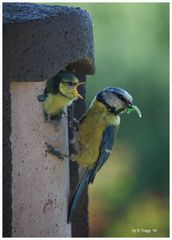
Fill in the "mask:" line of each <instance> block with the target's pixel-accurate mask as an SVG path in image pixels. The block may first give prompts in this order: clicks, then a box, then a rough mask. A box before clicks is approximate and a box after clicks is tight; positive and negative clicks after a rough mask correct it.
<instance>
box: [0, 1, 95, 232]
mask: <svg viewBox="0 0 172 240" xmlns="http://www.w3.org/2000/svg"><path fill="white" fill-rule="evenodd" d="M3 10H4V16H3V19H4V24H3V39H4V44H3V47H4V49H3V52H4V66H3V68H4V69H3V73H4V79H3V81H4V84H3V87H4V88H3V91H4V99H3V100H4V101H3V102H4V106H3V107H4V118H3V123H4V152H3V157H4V160H3V169H4V170H3V236H4V237H11V236H12V237H70V236H72V235H77V234H76V232H75V233H71V225H70V224H67V222H66V220H67V210H68V199H69V192H70V189H69V188H70V184H69V182H70V179H69V177H70V176H69V161H68V159H66V160H65V161H63V162H61V161H60V160H58V159H57V158H55V157H53V156H52V155H50V154H48V153H46V146H45V142H49V143H52V144H53V145H56V146H57V147H58V149H60V150H61V151H62V152H66V153H68V151H69V145H68V124H67V119H66V118H65V117H63V119H62V121H61V122H60V123H59V125H58V126H56V127H54V125H51V124H50V123H48V122H46V121H45V119H44V115H43V112H42V108H41V103H39V102H38V101H37V95H39V94H40V93H42V90H43V89H44V86H45V82H44V80H45V79H47V78H49V77H52V76H54V75H56V74H57V72H58V71H60V69H62V68H63V67H68V68H70V69H72V70H73V71H75V73H76V75H77V76H78V77H79V78H80V79H85V75H86V74H93V73H94V51H93V32H92V22H91V19H90V16H89V15H88V13H87V12H86V11H84V10H82V9H80V8H68V7H59V6H48V5H40V4H30V3H4V4H3ZM82 91H85V90H84V88H83V90H82ZM84 106H85V104H84V103H83V102H80V101H78V103H77V102H76V103H75V106H74V108H75V116H76V115H77V116H78V117H79V116H80V115H81V114H82V113H83V111H84ZM71 108H72V107H71ZM71 108H70V109H71ZM56 139H57V141H56ZM70 151H71V149H70ZM72 166H73V164H72ZM72 166H71V167H70V168H71V169H72V170H71V171H72V172H71V173H72V174H71V175H72V179H71V180H72V181H73V178H77V169H75V168H76V167H72ZM75 182H76V181H75ZM75 184H76V183H75ZM75 184H72V188H74V187H75ZM81 204H82V203H81ZM84 208H85V210H84V211H85V212H86V213H87V201H86V202H85V203H84ZM82 211H83V210H82ZM77 214H78V216H79V215H81V214H83V213H82V212H81V213H77ZM77 218H78V217H77V216H76V218H75V219H74V221H75V223H76V222H77ZM80 218H81V216H80ZM82 224H83V222H82ZM82 224H81V225H80V223H79V222H78V229H77V230H78V233H80V234H78V236H86V235H88V231H87V232H86V231H84V232H83V231H82ZM85 224H86V225H87V224H88V222H87V221H86V222H85ZM73 231H75V230H73Z"/></svg>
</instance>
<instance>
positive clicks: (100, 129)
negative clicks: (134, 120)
mask: <svg viewBox="0 0 172 240" xmlns="http://www.w3.org/2000/svg"><path fill="white" fill-rule="evenodd" d="M132 101H133V99H132V97H131V95H130V94H129V93H128V92H126V91H124V90H123V89H121V88H112V87H108V88H105V89H104V90H103V91H101V92H100V93H98V94H97V95H96V97H95V98H94V100H93V101H92V103H91V105H90V107H89V109H88V111H87V112H86V113H85V114H84V115H83V117H82V118H81V120H80V123H79V127H78V130H77V133H76V144H75V150H76V153H74V154H73V155H72V156H70V159H71V160H73V161H76V162H77V163H78V164H79V166H80V177H79V182H78V184H77V187H76V190H75V193H74V195H73V197H72V200H71V202H70V204H69V211H68V222H70V221H71V218H72V215H73V212H74V209H75V208H76V206H77V204H78V201H79V198H80V195H81V193H82V191H83V190H84V188H85V186H86V185H88V184H90V183H93V181H94V178H95V176H96V173H97V172H98V171H99V170H100V168H101V167H102V166H103V164H104V163H105V162H106V161H107V159H108V157H109V155H110V153H111V151H112V146H113V144H114V141H115V139H116V136H117V132H118V129H119V125H120V116H119V115H120V114H121V113H124V112H127V113H130V112H131V111H132V110H136V112H137V113H138V115H139V117H141V112H140V110H139V109H138V107H136V106H135V105H133V104H132Z"/></svg>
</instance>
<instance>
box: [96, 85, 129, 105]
mask: <svg viewBox="0 0 172 240" xmlns="http://www.w3.org/2000/svg"><path fill="white" fill-rule="evenodd" d="M104 93H106V94H116V95H117V96H118V97H119V98H120V99H121V100H122V101H123V102H125V103H132V101H133V98H132V96H131V95H130V94H129V93H128V92H127V91H125V90H123V89H122V88H118V87H114V88H113V87H107V88H105V89H103V90H102V91H101V92H99V93H98V94H97V96H96V98H97V100H98V101H100V102H103V103H106V100H105V94H104Z"/></svg>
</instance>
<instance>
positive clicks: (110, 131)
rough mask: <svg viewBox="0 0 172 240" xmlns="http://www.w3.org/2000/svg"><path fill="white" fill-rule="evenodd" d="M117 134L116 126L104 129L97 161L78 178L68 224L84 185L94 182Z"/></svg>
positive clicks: (70, 206)
mask: <svg viewBox="0 0 172 240" xmlns="http://www.w3.org/2000/svg"><path fill="white" fill-rule="evenodd" d="M117 132H118V127H117V126H109V127H107V128H106V129H105V131H104V133H103V137H102V141H101V145H100V154H99V157H98V160H97V162H96V164H95V166H94V167H93V168H92V169H85V171H84V173H83V175H82V177H81V178H80V181H79V182H78V184H77V187H76V190H75V193H74V195H73V197H72V200H71V202H70V205H69V211H68V222H70V221H71V218H72V215H73V211H74V209H75V208H76V206H77V204H78V201H79V199H80V196H81V193H82V192H83V190H84V188H85V187H86V185H88V184H89V183H92V182H93V181H94V178H95V176H96V173H97V172H98V171H99V170H100V168H101V167H102V166H103V164H104V163H105V162H106V161H107V159H108V157H109V155H110V153H111V150H112V146H113V144H114V141H115V138H116V135H117Z"/></svg>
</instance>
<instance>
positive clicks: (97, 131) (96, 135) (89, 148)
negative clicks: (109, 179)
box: [74, 101, 120, 168]
mask: <svg viewBox="0 0 172 240" xmlns="http://www.w3.org/2000/svg"><path fill="white" fill-rule="evenodd" d="M90 123H91V125H90ZM119 123H120V118H119V116H114V115H113V114H110V113H109V114H107V109H106V107H105V106H104V105H103V104H102V103H99V102H97V101H96V103H95V106H92V107H91V109H90V111H89V110H88V112H87V116H86V118H85V119H84V120H83V121H82V122H81V125H80V127H79V131H78V135H77V136H76V145H77V148H78V149H76V150H77V152H78V154H76V155H75V157H74V160H75V161H77V162H78V163H79V165H81V166H83V167H87V168H89V167H91V166H92V165H93V164H94V163H95V162H96V161H97V160H98V157H99V148H100V144H101V141H102V136H103V132H104V130H105V129H106V127H107V126H109V125H119ZM77 141H78V142H77Z"/></svg>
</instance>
